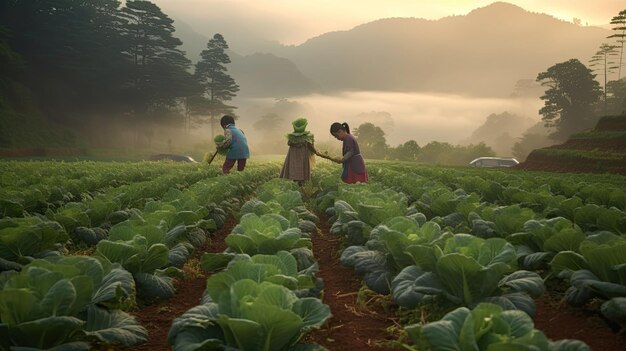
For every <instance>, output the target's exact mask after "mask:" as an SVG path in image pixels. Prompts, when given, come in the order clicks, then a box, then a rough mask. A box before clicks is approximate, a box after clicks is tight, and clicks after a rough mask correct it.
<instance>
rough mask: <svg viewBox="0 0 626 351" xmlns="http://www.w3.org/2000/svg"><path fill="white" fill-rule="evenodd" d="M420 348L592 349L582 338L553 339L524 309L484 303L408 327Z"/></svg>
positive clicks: (578, 350)
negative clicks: (505, 309)
mask: <svg viewBox="0 0 626 351" xmlns="http://www.w3.org/2000/svg"><path fill="white" fill-rule="evenodd" d="M405 329H406V330H407V332H408V333H409V336H410V337H411V338H412V339H413V341H414V342H415V344H416V345H417V346H418V347H419V349H420V350H425V351H428V350H475V351H483V350H529V349H532V350H541V351H566V350H576V351H590V350H591V348H590V347H589V346H587V344H585V343H584V342H582V341H578V340H567V339H566V340H561V341H558V342H554V341H550V340H549V339H548V338H547V337H546V336H545V335H544V334H543V333H542V332H540V331H539V330H537V329H534V324H533V321H532V319H531V318H530V317H528V316H527V315H526V314H525V313H524V312H521V311H503V310H502V308H501V307H500V306H497V305H493V304H490V303H482V304H480V305H478V306H477V307H476V308H475V309H473V310H471V311H470V310H469V309H467V308H465V307H460V308H458V309H456V310H454V311H452V312H450V313H448V314H446V315H445V316H444V317H443V318H442V319H441V320H439V321H437V322H432V323H428V324H425V325H419V324H413V325H410V326H407V327H406V328H405Z"/></svg>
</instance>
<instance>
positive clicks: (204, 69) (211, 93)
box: [194, 33, 239, 136]
mask: <svg viewBox="0 0 626 351" xmlns="http://www.w3.org/2000/svg"><path fill="white" fill-rule="evenodd" d="M226 50H228V44H227V43H226V40H224V37H223V36H222V35H221V34H219V33H218V34H215V35H214V36H213V38H212V39H211V40H209V42H208V43H207V48H206V49H205V50H203V51H202V53H200V57H201V59H200V61H198V63H196V70H195V73H194V76H195V78H196V79H197V80H198V82H200V84H201V85H202V87H203V88H204V92H203V94H202V95H203V97H204V98H205V99H206V100H207V101H208V104H205V105H204V106H205V107H206V108H207V110H206V112H207V114H208V115H209V117H210V119H209V122H210V124H211V136H214V135H215V130H214V129H215V122H216V118H217V116H219V115H221V114H225V113H230V114H232V112H233V110H234V109H235V108H236V107H234V106H229V105H227V104H226V101H230V100H232V98H233V97H235V96H236V93H237V92H238V91H239V85H237V84H236V83H235V80H234V79H233V78H232V77H231V76H230V75H228V73H227V68H226V64H229V63H230V57H228V54H227V53H226Z"/></svg>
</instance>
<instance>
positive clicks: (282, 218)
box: [168, 179, 330, 351]
mask: <svg viewBox="0 0 626 351" xmlns="http://www.w3.org/2000/svg"><path fill="white" fill-rule="evenodd" d="M316 218H317V217H315V216H314V215H313V214H312V213H310V212H309V211H308V210H306V208H304V203H303V202H302V197H301V194H300V192H299V191H298V187H297V185H296V184H295V183H293V182H291V181H287V180H283V179H274V180H271V181H269V182H267V183H265V184H264V185H263V186H261V187H259V188H258V189H257V198H255V199H252V200H250V201H248V202H247V203H245V204H244V205H243V206H242V210H241V217H240V219H239V223H238V224H237V225H236V226H235V227H234V228H233V231H232V233H231V234H229V235H228V236H227V237H226V244H227V246H228V247H227V249H226V250H225V251H224V252H223V253H216V254H205V255H204V256H203V258H202V262H201V265H202V268H203V269H205V270H207V271H214V270H216V269H222V268H225V269H224V270H222V271H221V272H219V273H216V274H213V275H211V276H210V277H209V278H208V279H207V285H206V290H205V294H204V296H203V299H202V301H201V305H199V306H196V307H194V308H192V309H190V310H189V311H187V312H185V313H184V314H183V315H182V316H180V317H179V318H177V319H176V320H175V321H174V322H173V324H172V327H171V329H170V332H169V335H168V341H169V343H170V344H171V345H172V346H173V349H174V350H224V349H229V350H230V349H232V350H244V351H249V350H263V351H270V350H276V351H279V350H324V348H323V347H321V346H319V345H315V344H305V343H302V342H301V339H302V337H303V336H304V335H305V334H306V333H308V332H309V331H311V330H313V329H315V328H319V327H320V326H321V325H323V324H324V323H325V322H326V320H327V319H328V318H330V309H329V308H328V306H327V305H325V304H323V303H322V302H321V301H320V300H319V298H318V297H319V294H320V291H321V289H322V282H321V280H320V279H319V278H316V277H315V273H316V272H317V267H318V266H317V263H316V262H315V259H314V257H313V253H312V251H311V240H310V236H311V235H314V234H315V233H316V230H315V231H314V230H309V231H306V232H304V231H303V230H302V229H301V227H303V229H313V228H314V227H315V225H314V223H315V221H316ZM309 222H310V223H309ZM305 223H306V224H305ZM311 224H313V226H311Z"/></svg>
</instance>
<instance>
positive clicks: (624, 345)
mask: <svg viewBox="0 0 626 351" xmlns="http://www.w3.org/2000/svg"><path fill="white" fill-rule="evenodd" d="M535 303H536V304H537V315H536V316H535V328H536V329H539V330H541V331H542V332H543V333H544V334H546V336H547V337H548V338H550V339H552V340H560V339H578V340H582V341H584V342H586V343H587V345H589V346H590V347H591V349H592V350H594V351H617V350H626V333H623V334H621V335H620V334H617V333H615V332H613V331H612V330H611V328H610V327H609V326H608V325H607V324H606V322H605V321H604V320H603V319H602V318H601V317H600V316H599V315H598V313H596V312H592V311H586V310H585V309H583V308H579V307H571V306H568V305H567V302H566V301H562V300H561V298H560V296H558V295H557V294H555V293H551V292H550V291H546V292H545V293H544V294H543V295H542V296H541V297H540V298H538V299H537V300H535Z"/></svg>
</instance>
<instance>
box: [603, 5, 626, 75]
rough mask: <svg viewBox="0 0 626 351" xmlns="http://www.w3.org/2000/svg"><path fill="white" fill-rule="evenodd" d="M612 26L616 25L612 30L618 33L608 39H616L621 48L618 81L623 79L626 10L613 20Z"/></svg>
mask: <svg viewBox="0 0 626 351" xmlns="http://www.w3.org/2000/svg"><path fill="white" fill-rule="evenodd" d="M611 24H613V25H615V27H613V28H612V29H613V30H614V31H616V33H615V34H612V35H609V36H608V37H607V38H616V39H615V40H616V41H617V43H618V45H617V46H618V47H619V69H618V71H617V72H618V73H617V80H620V79H622V66H623V63H624V61H623V57H624V43H625V42H626V10H622V11H620V13H619V14H618V15H617V16H615V17H613V18H612V19H611Z"/></svg>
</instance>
